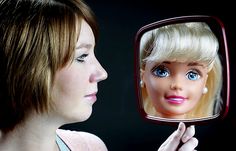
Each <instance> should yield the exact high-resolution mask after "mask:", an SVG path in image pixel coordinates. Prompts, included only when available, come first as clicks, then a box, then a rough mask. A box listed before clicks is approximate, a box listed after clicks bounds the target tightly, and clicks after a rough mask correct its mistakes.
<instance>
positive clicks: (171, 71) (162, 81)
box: [142, 61, 207, 118]
mask: <svg viewBox="0 0 236 151" xmlns="http://www.w3.org/2000/svg"><path fill="white" fill-rule="evenodd" d="M142 80H143V82H144V84H145V87H146V90H147V93H148V96H149V97H150V99H151V100H152V102H153V105H154V107H155V109H156V111H157V114H159V115H158V116H160V117H166V118H168V117H170V118H184V115H185V113H187V112H189V111H191V110H192V109H193V108H194V106H195V105H196V104H197V103H198V101H199V100H200V98H201V96H202V95H203V89H204V87H205V84H206V80H207V68H206V66H205V65H204V64H201V63H194V62H187V63H182V62H171V61H165V62H162V63H155V62H147V63H146V66H145V69H144V72H143V73H142Z"/></svg>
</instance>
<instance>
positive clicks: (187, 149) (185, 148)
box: [179, 137, 198, 151]
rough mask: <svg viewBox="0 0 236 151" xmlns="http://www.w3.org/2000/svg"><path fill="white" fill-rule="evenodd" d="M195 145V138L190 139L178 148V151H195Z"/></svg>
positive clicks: (196, 143)
mask: <svg viewBox="0 0 236 151" xmlns="http://www.w3.org/2000/svg"><path fill="white" fill-rule="evenodd" d="M197 145H198V140H197V139H196V138H195V137H192V138H190V139H189V140H188V141H187V142H186V143H184V144H183V145H182V146H181V147H180V149H179V151H191V150H195V148H196V147H197Z"/></svg>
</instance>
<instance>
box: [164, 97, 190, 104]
mask: <svg viewBox="0 0 236 151" xmlns="http://www.w3.org/2000/svg"><path fill="white" fill-rule="evenodd" d="M165 98H166V100H167V102H169V103H171V104H182V103H184V101H185V100H186V98H185V97H183V96H175V95H171V96H166V97H165Z"/></svg>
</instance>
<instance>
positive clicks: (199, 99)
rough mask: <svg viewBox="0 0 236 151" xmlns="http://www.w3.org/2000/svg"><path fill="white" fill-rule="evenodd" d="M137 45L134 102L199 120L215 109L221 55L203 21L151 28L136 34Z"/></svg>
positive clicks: (160, 114) (154, 113) (153, 113)
mask: <svg viewBox="0 0 236 151" xmlns="http://www.w3.org/2000/svg"><path fill="white" fill-rule="evenodd" d="M138 48H139V57H140V58H139V63H140V64H139V68H140V70H139V73H140V75H139V83H140V85H139V86H140V96H141V97H140V98H141V101H140V103H141V106H142V107H143V110H144V112H145V114H146V115H147V116H150V117H157V118H160V119H173V120H176V119H177V120H189V119H190V120H191V119H195V120H198V119H200V120H201V119H204V118H213V117H217V116H219V115H220V113H221V112H222V108H223V106H224V105H223V104H224V103H223V100H222V96H221V94H222V93H221V91H222V86H223V65H222V61H221V59H222V56H220V53H219V48H220V43H219V39H218V38H217V36H216V35H215V33H214V32H213V31H212V29H211V27H210V26H209V25H208V23H206V22H204V21H190V22H189V21H188V22H180V23H175V24H167V25H164V26H158V28H152V29H151V30H147V31H145V32H144V33H143V34H142V35H141V37H140V40H139V46H138Z"/></svg>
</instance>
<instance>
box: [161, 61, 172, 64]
mask: <svg viewBox="0 0 236 151" xmlns="http://www.w3.org/2000/svg"><path fill="white" fill-rule="evenodd" d="M162 63H164V64H171V62H170V61H163V62H162Z"/></svg>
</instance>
